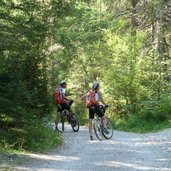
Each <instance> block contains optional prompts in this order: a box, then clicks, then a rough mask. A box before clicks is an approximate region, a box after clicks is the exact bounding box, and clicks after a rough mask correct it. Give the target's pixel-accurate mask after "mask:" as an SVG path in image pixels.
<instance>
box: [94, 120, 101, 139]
mask: <svg viewBox="0 0 171 171" xmlns="http://www.w3.org/2000/svg"><path fill="white" fill-rule="evenodd" d="M93 128H94V133H95V135H96V137H97V138H98V139H99V140H100V141H102V139H103V135H102V125H101V119H100V118H95V119H94V121H93Z"/></svg>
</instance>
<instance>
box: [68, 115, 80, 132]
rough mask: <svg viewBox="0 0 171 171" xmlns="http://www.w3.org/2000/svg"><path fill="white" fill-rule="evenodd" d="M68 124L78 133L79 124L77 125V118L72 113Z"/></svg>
mask: <svg viewBox="0 0 171 171" xmlns="http://www.w3.org/2000/svg"><path fill="white" fill-rule="evenodd" d="M70 124H71V127H72V129H73V131H74V132H78V131H79V127H80V124H79V120H78V117H77V115H76V114H75V113H73V114H72V116H71V118H70Z"/></svg>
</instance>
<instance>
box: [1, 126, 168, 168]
mask: <svg viewBox="0 0 171 171" xmlns="http://www.w3.org/2000/svg"><path fill="white" fill-rule="evenodd" d="M63 137H64V144H63V145H62V146H60V147H59V148H57V149H55V150H53V151H50V152H48V153H43V154H23V155H20V154H17V155H15V156H13V155H11V156H10V155H7V156H3V155H0V170H3V171H8V170H10V171H114V170H116V171H136V170H145V171H171V129H166V130H163V131H161V132H157V133H147V134H135V133H128V132H121V131H114V135H113V138H112V139H111V140H103V141H99V140H97V139H96V138H95V136H94V140H93V141H90V140H89V136H88V130H87V128H86V127H81V128H80V130H79V132H78V133H75V132H72V130H71V128H70V127H68V128H67V130H66V132H65V133H63Z"/></svg>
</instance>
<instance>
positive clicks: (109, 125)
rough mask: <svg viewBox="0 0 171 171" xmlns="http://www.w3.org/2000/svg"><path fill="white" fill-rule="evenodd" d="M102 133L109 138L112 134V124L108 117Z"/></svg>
mask: <svg viewBox="0 0 171 171" xmlns="http://www.w3.org/2000/svg"><path fill="white" fill-rule="evenodd" d="M102 134H103V136H104V138H106V139H111V138H112V136H113V126H112V123H111V121H110V120H109V118H106V126H105V128H104V129H103V130H102Z"/></svg>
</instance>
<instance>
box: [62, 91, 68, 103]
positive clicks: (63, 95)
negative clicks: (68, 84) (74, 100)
mask: <svg viewBox="0 0 171 171" xmlns="http://www.w3.org/2000/svg"><path fill="white" fill-rule="evenodd" d="M62 98H63V99H64V100H65V101H70V100H69V99H68V98H67V97H66V95H65V93H62Z"/></svg>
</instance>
